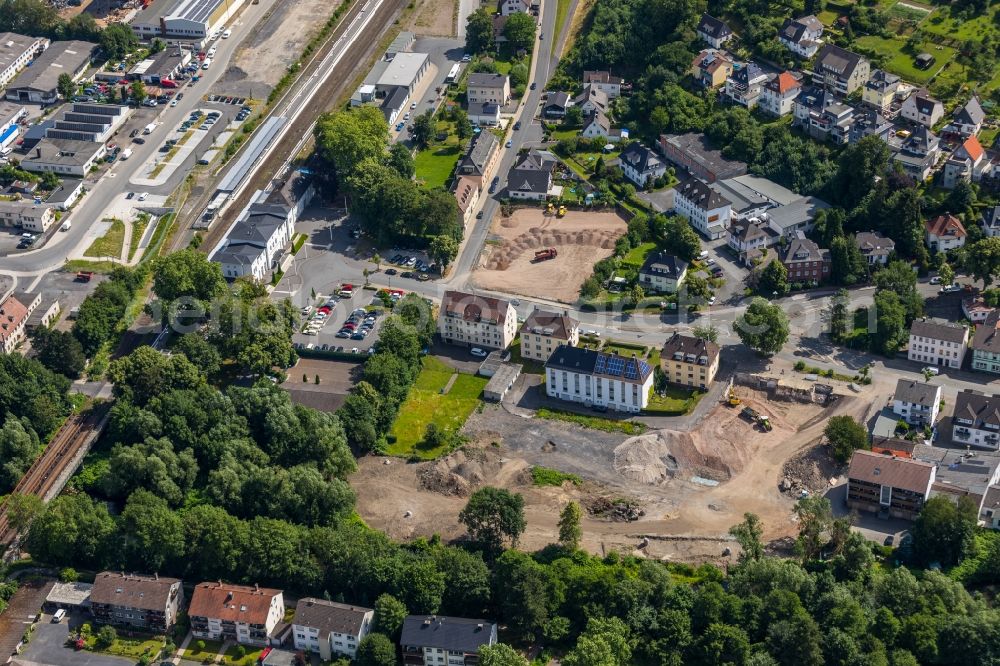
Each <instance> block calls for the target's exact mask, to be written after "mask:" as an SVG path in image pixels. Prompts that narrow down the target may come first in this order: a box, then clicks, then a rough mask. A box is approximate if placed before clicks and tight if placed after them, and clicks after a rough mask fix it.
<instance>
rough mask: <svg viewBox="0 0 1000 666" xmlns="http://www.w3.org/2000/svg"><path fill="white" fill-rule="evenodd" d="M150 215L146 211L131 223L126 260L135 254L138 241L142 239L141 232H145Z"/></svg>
mask: <svg viewBox="0 0 1000 666" xmlns="http://www.w3.org/2000/svg"><path fill="white" fill-rule="evenodd" d="M149 220H150V216H149V215H148V214H147V213H143V214H141V215H140V216H139V217H138V218H137V219H136V221H135V222H133V223H132V237H131V238H130V239H129V243H128V260H129V261H132V258H133V257H134V256H135V251H136V250H138V249H139V241H141V240H142V236H143V234H145V233H146V227H148V226H149Z"/></svg>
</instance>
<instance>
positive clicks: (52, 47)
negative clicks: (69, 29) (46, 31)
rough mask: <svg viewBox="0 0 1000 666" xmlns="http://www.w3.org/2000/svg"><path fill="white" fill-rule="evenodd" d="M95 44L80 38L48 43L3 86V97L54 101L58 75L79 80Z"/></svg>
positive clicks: (45, 102) (49, 102) (46, 102)
mask: <svg viewBox="0 0 1000 666" xmlns="http://www.w3.org/2000/svg"><path fill="white" fill-rule="evenodd" d="M96 48H97V44H93V43H91V42H81V41H76V40H73V41H66V42H52V43H51V44H49V48H47V49H45V51H44V52H43V53H42V55H40V56H38V58H36V59H35V61H34V62H33V63H32V65H31V67H28V68H27V69H25V70H24V71H22V72H21V73H20V74H18V75H17V76H16V77H15V78H14V80H13V81H11V82H10V85H9V86H7V91H6V93H5V97H6V98H7V99H8V100H10V101H11V102H20V103H22V104H25V103H32V104H54V103H55V102H57V101H58V100H59V77H60V76H61V75H62V74H69V76H70V78H72V79H73V80H74V81H77V80H79V79H80V77H81V76H83V74H84V72H86V71H87V68H88V67H89V66H90V59H91V57H93V54H94V50H95V49H96Z"/></svg>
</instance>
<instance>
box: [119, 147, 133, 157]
mask: <svg viewBox="0 0 1000 666" xmlns="http://www.w3.org/2000/svg"><path fill="white" fill-rule="evenodd" d="M130 157H132V149H131V148H126V149H125V150H123V151H122V152H121V155H119V156H118V159H120V160H127V159H128V158H130Z"/></svg>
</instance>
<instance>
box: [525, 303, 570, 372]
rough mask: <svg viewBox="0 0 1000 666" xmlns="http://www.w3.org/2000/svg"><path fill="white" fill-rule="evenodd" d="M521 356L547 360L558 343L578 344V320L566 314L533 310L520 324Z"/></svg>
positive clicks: (535, 359)
mask: <svg viewBox="0 0 1000 666" xmlns="http://www.w3.org/2000/svg"><path fill="white" fill-rule="evenodd" d="M520 342H521V358H526V359H531V360H532V361H541V362H542V363H544V362H545V361H547V360H549V357H550V356H552V352H554V351H555V350H556V349H557V348H558V347H559V346H560V345H567V346H569V347H576V346H577V345H578V344H580V322H579V321H577V320H576V319H573V318H572V317H570V316H569V315H567V314H559V313H558V312H548V311H546V310H535V311H533V312H532V313H531V314H530V315H528V318H527V319H526V320H525V322H524V325H523V326H521V334H520Z"/></svg>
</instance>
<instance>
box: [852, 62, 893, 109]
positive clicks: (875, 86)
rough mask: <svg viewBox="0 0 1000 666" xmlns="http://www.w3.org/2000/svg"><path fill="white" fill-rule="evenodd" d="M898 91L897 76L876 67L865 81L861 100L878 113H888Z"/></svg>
mask: <svg viewBox="0 0 1000 666" xmlns="http://www.w3.org/2000/svg"><path fill="white" fill-rule="evenodd" d="M897 92H899V77H898V76H896V75H895V74H890V73H889V72H887V71H885V70H884V69H876V70H875V71H874V72H872V75H871V78H870V79H868V81H867V82H866V83H865V89H864V90H863V91H862V92H861V101H862V102H864V103H865V104H867V105H868V106H871V107H874V108H875V109H876V110H877V111H879V112H880V113H888V112H889V110H890V109H891V108H892V102H893V101H894V100H895V99H896V93H897Z"/></svg>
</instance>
